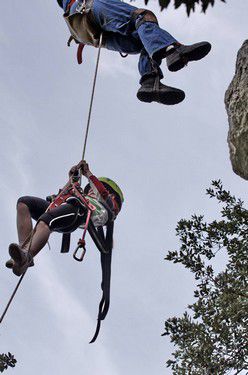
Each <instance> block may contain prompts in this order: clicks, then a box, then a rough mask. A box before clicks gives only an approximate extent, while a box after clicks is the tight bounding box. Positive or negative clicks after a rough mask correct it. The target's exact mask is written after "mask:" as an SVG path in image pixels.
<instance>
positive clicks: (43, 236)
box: [29, 221, 51, 257]
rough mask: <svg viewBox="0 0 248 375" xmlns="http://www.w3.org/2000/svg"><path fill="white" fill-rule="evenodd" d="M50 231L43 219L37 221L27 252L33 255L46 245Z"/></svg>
mask: <svg viewBox="0 0 248 375" xmlns="http://www.w3.org/2000/svg"><path fill="white" fill-rule="evenodd" d="M50 234H51V231H50V229H49V226H48V225H47V224H46V223H44V221H39V223H38V224H37V226H36V228H35V232H34V235H33V238H32V241H31V246H30V247H29V253H30V254H31V255H32V257H34V256H35V255H37V254H38V253H39V252H40V250H41V249H42V248H43V247H44V246H45V245H46V243H47V241H48V239H49V236H50Z"/></svg>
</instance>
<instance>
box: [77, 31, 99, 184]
mask: <svg viewBox="0 0 248 375" xmlns="http://www.w3.org/2000/svg"><path fill="white" fill-rule="evenodd" d="M102 38H103V34H102V33H101V35H100V39H99V46H98V53H97V59H96V68H95V74H94V79H93V86H92V92H91V98H90V107H89V113H88V120H87V125H86V131H85V137H84V146H83V153H82V160H84V158H85V152H86V145H87V140H88V134H89V128H90V120H91V113H92V107H93V101H94V95H95V87H96V79H97V73H98V67H99V61H100V54H101V48H102ZM81 180H82V171H81V170H80V185H81Z"/></svg>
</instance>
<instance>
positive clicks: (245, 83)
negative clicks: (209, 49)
mask: <svg viewBox="0 0 248 375" xmlns="http://www.w3.org/2000/svg"><path fill="white" fill-rule="evenodd" d="M225 105H226V110H227V114H228V121H229V132H228V139H227V140H228V145H229V150H230V159H231V163H232V167H233V170H234V172H235V173H236V174H238V175H239V176H240V177H242V178H244V179H246V180H248V40H246V41H245V42H244V43H243V45H242V47H241V48H240V50H239V52H238V56H237V62H236V72H235V75H234V77H233V80H232V82H231V83H230V86H229V87H228V89H227V91H226V94H225Z"/></svg>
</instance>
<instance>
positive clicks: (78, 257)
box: [73, 239, 86, 262]
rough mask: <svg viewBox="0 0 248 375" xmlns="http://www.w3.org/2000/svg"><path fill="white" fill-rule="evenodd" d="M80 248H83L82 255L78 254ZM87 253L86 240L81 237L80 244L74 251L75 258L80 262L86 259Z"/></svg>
mask: <svg viewBox="0 0 248 375" xmlns="http://www.w3.org/2000/svg"><path fill="white" fill-rule="evenodd" d="M79 249H83V250H82V253H81V256H77V253H78V251H79ZM85 253H86V247H85V241H84V240H83V241H82V240H81V239H80V240H79V241H78V246H77V247H76V250H75V251H74V253H73V258H74V259H75V260H77V261H78V262H82V261H83V259H84V256H85Z"/></svg>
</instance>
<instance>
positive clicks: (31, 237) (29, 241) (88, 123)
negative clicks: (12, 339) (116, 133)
mask: <svg viewBox="0 0 248 375" xmlns="http://www.w3.org/2000/svg"><path fill="white" fill-rule="evenodd" d="M102 39H103V34H102V33H101V35H100V38H99V46H98V53H97V60H96V68H95V74H94V79H93V86H92V92H91V98H90V107H89V113H88V119H87V125H86V131H85V138H84V146H83V153H82V160H84V157H85V152H86V146H87V140H88V134H89V128H90V120H91V113H92V107H93V101H94V95H95V87H96V79H97V73H98V67H99V61H100V53H101V47H102ZM81 180H82V171H81V170H80V185H81ZM35 230H36V226H35V227H34V229H33V230H32V231H31V233H30V234H29V236H28V237H27V238H26V240H25V241H24V243H23V244H22V247H23V246H25V244H27V243H28V251H27V252H28V254H29V253H30V249H31V245H32V240H33V236H34V234H35ZM27 270H28V269H27ZM27 270H26V271H25V272H24V273H23V274H22V275H21V277H20V279H19V280H18V283H17V285H16V287H15V289H14V291H13V293H12V294H11V297H10V299H9V301H8V303H7V305H6V307H5V309H4V311H3V313H2V315H1V317H0V324H1V323H2V321H3V319H4V317H5V315H6V313H7V311H8V309H9V307H10V305H11V303H12V301H13V299H14V297H15V295H16V292H17V290H18V289H19V287H20V285H21V282H22V280H23V278H24V276H25V274H26V272H27Z"/></svg>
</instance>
